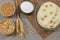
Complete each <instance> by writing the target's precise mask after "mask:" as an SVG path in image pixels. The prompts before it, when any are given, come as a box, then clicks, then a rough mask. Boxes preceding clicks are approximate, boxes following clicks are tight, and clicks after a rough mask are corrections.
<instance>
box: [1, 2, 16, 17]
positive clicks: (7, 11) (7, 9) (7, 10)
mask: <svg viewBox="0 0 60 40" xmlns="http://www.w3.org/2000/svg"><path fill="white" fill-rule="evenodd" d="M0 10H1V14H2V15H3V16H5V17H9V16H12V15H13V14H14V13H15V6H14V4H13V3H11V2H5V3H3V4H2V5H1V9H0Z"/></svg>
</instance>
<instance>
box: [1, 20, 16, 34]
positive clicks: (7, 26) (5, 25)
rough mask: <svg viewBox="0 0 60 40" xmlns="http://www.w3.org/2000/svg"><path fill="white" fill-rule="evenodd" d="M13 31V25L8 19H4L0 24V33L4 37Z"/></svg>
mask: <svg viewBox="0 0 60 40" xmlns="http://www.w3.org/2000/svg"><path fill="white" fill-rule="evenodd" d="M14 30H15V24H14V22H13V21H12V20H10V19H5V20H2V21H1V22H0V32H1V34H4V35H10V34H12V33H13V32H14Z"/></svg>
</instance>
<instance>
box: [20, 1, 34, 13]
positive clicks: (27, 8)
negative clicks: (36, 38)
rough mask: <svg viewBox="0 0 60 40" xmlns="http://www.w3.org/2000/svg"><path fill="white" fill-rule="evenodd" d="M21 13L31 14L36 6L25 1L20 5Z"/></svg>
mask: <svg viewBox="0 0 60 40" xmlns="http://www.w3.org/2000/svg"><path fill="white" fill-rule="evenodd" d="M20 8H21V11H22V12H24V13H27V14H29V13H31V12H32V11H33V10H34V5H33V4H32V3H31V2H29V1H24V2H22V3H21V5H20Z"/></svg>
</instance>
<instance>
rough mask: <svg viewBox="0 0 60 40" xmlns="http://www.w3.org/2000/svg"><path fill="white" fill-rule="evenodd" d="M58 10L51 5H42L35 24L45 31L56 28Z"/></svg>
mask: <svg viewBox="0 0 60 40" xmlns="http://www.w3.org/2000/svg"><path fill="white" fill-rule="evenodd" d="M59 17H60V8H59V7H58V6H57V5H56V4H54V3H52V2H46V3H44V4H43V5H42V6H41V7H40V8H39V11H38V12H37V22H38V24H39V25H40V26H41V27H43V28H47V29H54V28H56V27H57V26H58V24H59V22H60V19H59Z"/></svg>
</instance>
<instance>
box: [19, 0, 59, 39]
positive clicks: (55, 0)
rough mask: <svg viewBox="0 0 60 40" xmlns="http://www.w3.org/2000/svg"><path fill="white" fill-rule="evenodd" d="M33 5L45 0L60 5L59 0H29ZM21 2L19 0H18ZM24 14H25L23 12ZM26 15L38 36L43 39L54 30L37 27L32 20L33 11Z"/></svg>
mask: <svg viewBox="0 0 60 40" xmlns="http://www.w3.org/2000/svg"><path fill="white" fill-rule="evenodd" d="M30 1H31V2H32V3H33V4H34V5H35V7H36V6H37V5H38V2H47V1H51V2H54V3H56V4H57V5H58V6H60V0H30ZM20 2H21V0H20ZM25 15H26V14H25ZM26 17H27V18H28V20H29V21H30V22H31V24H32V25H33V27H34V28H35V29H36V31H37V32H38V33H39V34H40V36H41V37H42V38H43V39H45V38H46V37H48V36H49V35H50V34H52V33H53V32H54V31H43V30H41V29H38V28H37V25H36V23H35V20H34V12H33V13H31V14H30V15H26Z"/></svg>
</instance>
